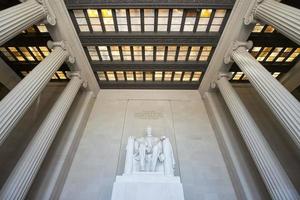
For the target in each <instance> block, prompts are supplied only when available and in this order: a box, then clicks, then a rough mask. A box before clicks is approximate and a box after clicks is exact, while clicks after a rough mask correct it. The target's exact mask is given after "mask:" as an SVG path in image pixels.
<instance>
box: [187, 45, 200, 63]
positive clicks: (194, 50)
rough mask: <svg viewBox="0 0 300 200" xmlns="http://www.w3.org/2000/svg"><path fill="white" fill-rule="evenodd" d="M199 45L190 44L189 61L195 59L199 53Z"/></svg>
mask: <svg viewBox="0 0 300 200" xmlns="http://www.w3.org/2000/svg"><path fill="white" fill-rule="evenodd" d="M199 50H200V46H192V48H191V52H190V55H189V61H196V60H197V57H198V54H199Z"/></svg>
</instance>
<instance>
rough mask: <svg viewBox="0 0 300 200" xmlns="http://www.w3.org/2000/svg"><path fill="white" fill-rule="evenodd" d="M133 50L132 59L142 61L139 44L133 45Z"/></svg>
mask: <svg viewBox="0 0 300 200" xmlns="http://www.w3.org/2000/svg"><path fill="white" fill-rule="evenodd" d="M133 52H134V60H135V61H142V59H143V58H142V47H141V46H133Z"/></svg>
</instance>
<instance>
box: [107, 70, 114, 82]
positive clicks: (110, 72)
mask: <svg viewBox="0 0 300 200" xmlns="http://www.w3.org/2000/svg"><path fill="white" fill-rule="evenodd" d="M106 75H107V78H108V80H109V81H116V77H115V73H114V72H113V71H108V72H106Z"/></svg>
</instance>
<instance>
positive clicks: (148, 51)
mask: <svg viewBox="0 0 300 200" xmlns="http://www.w3.org/2000/svg"><path fill="white" fill-rule="evenodd" d="M145 60H146V61H150V60H151V61H152V60H153V46H145Z"/></svg>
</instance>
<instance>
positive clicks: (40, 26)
mask: <svg viewBox="0 0 300 200" xmlns="http://www.w3.org/2000/svg"><path fill="white" fill-rule="evenodd" d="M37 28H38V29H39V31H40V32H41V33H47V32H48V29H47V27H46V25H45V24H39V25H37Z"/></svg>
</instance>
